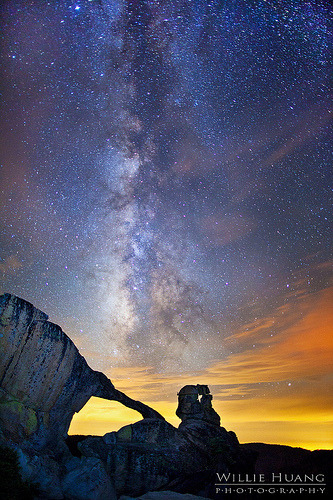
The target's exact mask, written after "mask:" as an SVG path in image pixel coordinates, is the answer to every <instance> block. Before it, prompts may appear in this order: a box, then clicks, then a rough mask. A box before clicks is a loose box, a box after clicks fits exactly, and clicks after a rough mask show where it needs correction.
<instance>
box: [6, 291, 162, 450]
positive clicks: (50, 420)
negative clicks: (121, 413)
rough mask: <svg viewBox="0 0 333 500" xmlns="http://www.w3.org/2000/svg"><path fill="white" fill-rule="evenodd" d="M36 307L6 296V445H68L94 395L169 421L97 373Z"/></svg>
mask: <svg viewBox="0 0 333 500" xmlns="http://www.w3.org/2000/svg"><path fill="white" fill-rule="evenodd" d="M47 318H48V317H47V315H46V314H45V313H43V312H41V311H39V310H38V309H36V308H35V307H34V306H33V305H32V304H30V303H29V302H26V301H24V300H22V299H20V298H18V297H15V296H13V295H10V294H5V295H3V296H1V297H0V350H1V351H0V352H1V357H0V386H1V387H0V403H1V404H0V425H1V429H2V436H3V437H4V438H5V439H6V440H10V441H11V442H14V443H17V444H20V446H22V447H23V448H27V449H30V450H38V449H39V450H42V449H54V448H55V447H56V448H57V447H59V445H61V444H62V443H63V440H64V438H65V437H66V435H67V431H68V428H69V425H70V423H71V420H72V417H73V415H74V413H75V412H78V411H80V410H81V408H82V407H83V406H84V405H85V403H86V402H87V401H88V400H89V399H90V397H91V396H97V397H101V398H104V399H109V400H115V401H119V402H120V403H122V404H124V405H125V406H128V407H129V408H132V409H134V410H137V411H138V412H139V413H141V414H142V416H143V417H153V418H159V419H163V417H162V416H161V415H160V414H159V413H158V412H156V411H155V410H153V409H152V408H149V407H148V406H147V405H144V404H143V403H141V402H139V401H134V400H133V399H131V398H129V397H128V396H126V395H125V394H123V393H122V392H120V391H118V390H117V389H115V387H114V386H113V384H112V382H111V381H110V380H109V379H108V378H107V377H106V376H105V375H104V374H102V373H100V372H97V371H94V370H92V369H91V368H90V367H89V366H88V364H87V362H86V361H85V359H84V358H83V357H82V356H81V355H80V353H79V351H78V349H77V348H76V347H75V345H74V344H73V342H72V341H71V340H70V339H69V337H67V335H66V334H65V333H64V332H63V331H62V330H61V328H60V327H59V326H57V325H55V324H53V323H50V322H49V321H47Z"/></svg>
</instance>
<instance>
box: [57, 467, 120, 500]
mask: <svg viewBox="0 0 333 500" xmlns="http://www.w3.org/2000/svg"><path fill="white" fill-rule="evenodd" d="M67 469H68V472H67V474H66V475H65V477H64V479H63V481H62V490H63V492H64V495H65V498H66V499H68V500H117V496H116V493H115V490H114V488H113V485H112V483H111V479H110V476H109V475H108V474H107V473H106V471H105V468H104V465H103V462H102V461H101V460H100V459H98V458H82V459H81V460H80V459H78V458H73V459H72V460H71V461H70V462H69V464H67Z"/></svg>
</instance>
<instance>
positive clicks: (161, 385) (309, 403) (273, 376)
mask: <svg viewBox="0 0 333 500" xmlns="http://www.w3.org/2000/svg"><path fill="white" fill-rule="evenodd" d="M332 299H333V288H330V289H327V290H324V291H321V292H318V293H317V294H313V295H311V296H307V297H306V298H305V299H304V298H303V299H302V301H301V302H300V303H299V304H298V307H300V308H301V310H302V311H303V312H302V314H301V315H300V316H299V318H300V319H296V320H295V321H294V322H289V326H286V328H285V329H281V331H279V332H278V333H277V334H276V335H275V337H274V338H273V339H272V340H271V341H270V339H269V340H268V339H267V328H270V326H271V325H272V321H273V319H272V318H269V317H267V318H266V319H264V320H263V321H261V322H260V323H258V324H253V325H247V328H246V330H243V331H240V332H236V333H235V334H234V335H233V336H230V337H229V339H227V342H229V341H233V340H237V342H238V343H239V347H241V346H242V345H244V346H248V343H249V342H248V341H249V339H251V341H252V338H255V339H256V342H257V343H258V346H259V347H258V348H257V349H256V350H251V349H249V348H248V347H245V349H244V350H243V351H240V352H238V353H237V354H231V355H230V356H229V357H228V358H227V359H225V360H223V361H222V360H221V361H219V362H217V363H214V364H212V365H210V366H208V367H207V369H206V370H204V371H201V372H199V371H198V372H197V373H186V374H184V375H180V374H156V373H154V370H153V369H152V368H150V367H142V366H141V367H127V368H115V369H114V370H113V371H112V373H111V374H110V373H109V374H108V375H110V376H111V378H112V381H113V383H114V385H115V386H116V387H117V388H118V389H119V390H121V391H123V392H125V393H126V394H128V395H129V396H131V397H133V398H135V399H140V400H141V401H143V402H145V403H146V404H148V405H150V406H152V407H153V408H155V409H156V410H157V411H159V412H160V413H161V414H162V415H163V416H164V417H165V418H166V420H168V421H169V422H170V423H171V424H173V425H175V426H178V425H179V422H180V421H179V419H178V417H176V415H175V411H176V408H177V391H178V390H179V389H180V388H181V387H182V386H183V385H186V384H196V383H202V384H208V385H209V387H210V389H211V392H212V394H213V397H214V400H213V405H214V408H215V409H216V411H217V412H218V413H219V415H220V416H221V425H223V426H224V427H226V428H227V429H228V430H233V431H235V432H236V434H237V436H238V439H239V441H240V442H266V443H275V444H284V445H289V446H297V447H303V448H307V449H311V450H313V449H332V447H333V446H332V423H333V411H332V380H333V370H332V368H333V364H332V360H333V335H332V325H333V310H332V307H331V304H332ZM280 313H281V317H283V316H284V314H285V313H286V312H285V311H284V310H281V311H280ZM289 314H290V315H291V314H292V311H290V312H289ZM281 321H282V320H281ZM140 419H141V415H139V414H138V413H137V412H134V411H133V410H129V409H127V408H125V407H122V406H121V405H119V404H117V403H115V402H108V401H105V400H99V399H98V398H91V400H90V401H89V402H88V403H87V405H86V406H85V407H84V408H83V409H82V410H81V412H80V413H79V414H77V415H76V416H75V417H74V419H73V422H72V424H71V428H70V434H97V435H103V434H105V433H106V432H110V431H113V430H118V429H119V428H120V427H122V426H123V425H126V424H128V423H132V422H135V421H138V420H140Z"/></svg>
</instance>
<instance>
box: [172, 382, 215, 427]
mask: <svg viewBox="0 0 333 500" xmlns="http://www.w3.org/2000/svg"><path fill="white" fill-rule="evenodd" d="M212 399H213V396H212V395H211V393H210V390H209V388H208V385H200V384H197V385H185V386H184V387H183V388H182V389H181V390H180V391H179V392H178V408H177V410H176V415H177V416H178V417H179V418H180V419H181V421H182V422H184V421H186V420H188V419H192V420H193V419H195V420H204V421H205V422H208V423H210V424H213V425H217V426H219V425H220V416H219V415H218V414H217V413H216V411H215V410H214V408H213V406H212Z"/></svg>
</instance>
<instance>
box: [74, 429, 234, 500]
mask: <svg viewBox="0 0 333 500" xmlns="http://www.w3.org/2000/svg"><path fill="white" fill-rule="evenodd" d="M78 449H79V450H80V451H81V453H82V454H83V455H84V456H88V457H100V458H101V459H102V460H103V462H104V464H105V467H106V469H107V472H108V473H109V474H110V476H111V477H113V478H114V485H115V489H116V492H117V495H136V497H138V496H139V495H142V494H144V493H145V492H147V491H149V490H151V491H153V490H156V489H167V488H168V487H169V489H176V490H177V491H179V490H180V491H183V489H185V491H186V488H188V487H189V484H190V483H191V485H192V486H193V487H194V489H195V490H197V491H200V490H201V489H203V488H204V487H205V484H204V483H205V481H206V479H207V477H208V478H209V480H211V478H212V476H213V472H211V473H209V474H208V475H207V471H213V470H215V469H216V467H218V470H219V471H223V472H226V471H228V470H229V468H228V467H229V466H230V465H233V464H234V463H236V462H237V460H238V458H239V444H238V440H237V438H236V436H235V434H234V433H229V432H227V431H226V430H225V429H224V428H223V427H218V426H216V425H213V424H208V423H207V422H204V421H200V420H195V419H194V420H186V424H185V423H183V424H181V425H180V427H179V429H177V428H175V427H173V426H172V425H171V424H169V423H168V422H165V421H162V420H157V419H145V420H141V421H140V422H136V423H135V424H131V425H127V426H125V427H123V428H122V429H120V430H119V431H118V432H112V433H109V434H106V435H105V436H103V437H96V436H95V437H88V438H86V439H84V440H82V441H81V442H80V443H78ZM202 471H206V473H204V474H203V473H202ZM195 474H197V476H198V477H196V478H195V479H194V480H193V475H195ZM195 492H196V491H195Z"/></svg>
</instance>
